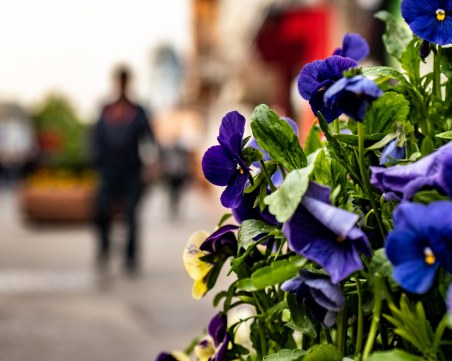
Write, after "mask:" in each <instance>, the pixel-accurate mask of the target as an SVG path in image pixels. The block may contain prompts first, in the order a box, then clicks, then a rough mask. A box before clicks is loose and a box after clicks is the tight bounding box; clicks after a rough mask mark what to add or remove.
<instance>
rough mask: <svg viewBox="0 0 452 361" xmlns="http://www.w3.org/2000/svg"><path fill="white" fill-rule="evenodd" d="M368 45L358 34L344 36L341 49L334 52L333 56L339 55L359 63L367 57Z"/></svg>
mask: <svg viewBox="0 0 452 361" xmlns="http://www.w3.org/2000/svg"><path fill="white" fill-rule="evenodd" d="M369 52H370V50H369V44H368V43H367V41H366V40H365V39H364V38H363V37H362V36H361V35H359V34H348V33H347V34H345V35H344V39H343V40H342V48H338V49H336V50H335V51H334V53H333V55H340V56H344V57H347V58H351V59H353V60H356V61H357V62H360V61H361V60H363V59H365V58H366V57H367V56H368V55H369Z"/></svg>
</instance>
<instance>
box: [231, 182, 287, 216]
mask: <svg viewBox="0 0 452 361" xmlns="http://www.w3.org/2000/svg"><path fill="white" fill-rule="evenodd" d="M258 195H259V188H258V189H255V190H254V191H253V192H250V193H245V194H244V195H243V197H242V200H241V202H240V204H239V205H238V207H236V208H233V209H232V214H233V216H234V218H235V220H236V221H237V222H238V223H242V222H243V221H246V220H248V219H257V220H262V221H265V222H267V223H270V224H273V225H277V224H279V223H278V221H277V220H276V218H275V216H274V215H273V214H271V213H270V212H269V211H268V207H265V209H264V210H263V211H261V209H260V207H259V206H255V201H256V197H257V196H258Z"/></svg>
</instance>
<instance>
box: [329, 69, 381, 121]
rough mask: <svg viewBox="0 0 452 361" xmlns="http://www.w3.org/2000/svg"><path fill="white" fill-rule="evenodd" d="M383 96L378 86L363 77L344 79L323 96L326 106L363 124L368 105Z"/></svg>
mask: <svg viewBox="0 0 452 361" xmlns="http://www.w3.org/2000/svg"><path fill="white" fill-rule="evenodd" d="M381 95H383V91H382V90H381V89H380V88H379V87H378V85H377V84H376V83H375V82H374V81H372V80H370V79H368V78H366V77H365V76H363V75H356V76H353V77H351V78H342V79H340V80H338V81H337V82H335V83H334V84H333V85H331V86H330V87H329V88H328V90H327V91H326V92H325V94H324V96H323V101H324V103H325V106H327V107H328V108H329V109H336V111H337V112H340V113H341V114H342V113H345V114H347V115H348V116H350V117H352V118H353V119H355V120H357V121H360V122H362V121H363V119H364V115H365V114H366V107H367V104H368V103H370V102H372V101H374V100H375V99H377V98H378V97H380V96H381Z"/></svg>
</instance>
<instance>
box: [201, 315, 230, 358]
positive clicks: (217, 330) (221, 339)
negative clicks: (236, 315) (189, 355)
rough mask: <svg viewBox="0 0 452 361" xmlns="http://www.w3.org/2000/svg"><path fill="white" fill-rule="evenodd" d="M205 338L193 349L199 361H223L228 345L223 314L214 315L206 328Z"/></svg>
mask: <svg viewBox="0 0 452 361" xmlns="http://www.w3.org/2000/svg"><path fill="white" fill-rule="evenodd" d="M207 334H208V335H207V337H205V338H204V339H202V340H201V341H200V342H199V343H198V345H196V347H195V354H196V356H197V358H198V360H200V361H207V360H208V361H222V360H224V359H225V356H226V351H227V349H228V345H229V335H228V332H227V318H226V316H225V315H224V314H221V313H220V314H217V315H215V316H214V317H213V318H212V320H211V321H210V323H209V325H208V326H207Z"/></svg>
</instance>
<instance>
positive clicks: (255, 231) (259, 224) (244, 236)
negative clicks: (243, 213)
mask: <svg viewBox="0 0 452 361" xmlns="http://www.w3.org/2000/svg"><path fill="white" fill-rule="evenodd" d="M275 230H279V229H278V228H277V227H275V226H272V225H270V224H268V223H267V222H264V221H260V220H257V219H248V220H245V221H243V222H242V224H241V225H240V228H239V233H238V242H239V247H243V248H245V249H247V248H248V246H249V245H250V244H254V243H255V240H254V238H255V237H257V236H258V235H260V234H262V233H270V232H273V231H275Z"/></svg>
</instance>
